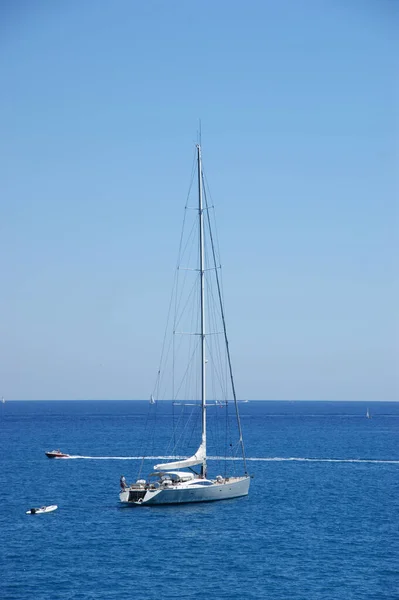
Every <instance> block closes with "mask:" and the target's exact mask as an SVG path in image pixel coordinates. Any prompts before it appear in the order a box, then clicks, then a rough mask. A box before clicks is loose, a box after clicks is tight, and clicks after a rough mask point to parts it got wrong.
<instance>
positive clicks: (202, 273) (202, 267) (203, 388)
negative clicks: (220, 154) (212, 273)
mask: <svg viewBox="0 0 399 600" xmlns="http://www.w3.org/2000/svg"><path fill="white" fill-rule="evenodd" d="M197 158H198V217H199V245H200V247H199V251H200V265H199V266H200V298H201V406H202V447H203V449H204V453H205V456H206V386H205V383H206V382H205V364H206V356H205V264H204V209H203V205H202V161H201V146H200V145H199V144H197ZM201 474H202V475H205V474H206V473H205V465H204V464H203V465H202V468H201Z"/></svg>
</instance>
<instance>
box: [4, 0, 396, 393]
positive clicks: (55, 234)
mask: <svg viewBox="0 0 399 600" xmlns="http://www.w3.org/2000/svg"><path fill="white" fill-rule="evenodd" d="M397 27H398V5H397V3H396V2H393V1H391V0H380V1H378V2H377V1H372V0H348V1H340V0H337V1H334V2H333V1H329V0H323V1H319V0H304V1H302V2H299V1H297V0H283V1H282V2H272V1H271V0H264V1H259V2H257V1H249V2H247V3H242V2H236V1H234V0H233V1H229V2H227V1H225V0H220V1H218V2H211V1H210V0H209V1H208V0H205V1H204V2H202V3H200V4H198V3H195V2H188V1H187V2H185V1H183V0H180V1H176V2H161V1H151V0H149V1H147V2H136V1H133V0H131V1H126V0H118V1H116V2H106V1H105V0H87V1H85V2H78V1H71V2H51V1H50V0H42V1H40V0H38V1H37V2H30V1H27V0H26V1H23V0H16V1H13V2H11V0H9V1H6V0H5V1H4V2H2V3H1V6H0V40H1V41H0V47H1V53H0V76H1V81H2V93H1V94H0V128H1V136H0V151H1V157H2V158H1V162H0V165H1V166H0V169H1V171H2V174H1V181H2V183H1V197H0V239H1V253H0V278H1V279H0V287H1V293H0V396H1V395H4V396H5V397H6V398H9V399H80V398H81V399H84V398H98V399H101V398H104V399H105V398H120V399H130V398H133V399H141V398H148V397H149V394H150V393H151V391H152V385H153V382H154V377H155V374H156V369H157V367H158V358H159V354H160V348H161V343H162V336H163V329H164V324H165V319H166V313H167V306H168V300H169V295H170V290H171V285H172V278H173V272H174V265H175V259H176V254H177V245H178V236H179V233H180V226H181V218H182V209H183V206H184V203H185V198H186V194H187V189H188V185H189V180H190V173H191V165H192V158H193V144H194V142H195V140H196V132H197V127H198V119H199V118H201V120H202V138H203V154H204V164H205V169H206V173H207V179H208V182H209V184H210V189H211V192H212V198H213V200H214V202H215V205H216V211H217V212H216V214H217V220H218V233H219V238H220V244H221V252H222V259H223V268H224V286H225V296H226V302H227V305H226V314H227V322H228V326H229V332H230V345H231V351H232V358H233V364H234V366H235V372H236V385H237V389H238V395H239V397H241V398H249V399H310V400H317V399H320V400H328V399H331V400H334V399H336V400H397V399H398V391H399V382H398V374H397V364H398V353H399V350H398V310H397V306H398V305H399V304H398V300H399V293H398V258H397V257H398V250H399V248H398V246H399V244H398V225H399V222H398V212H397V211H398V205H397V192H398V185H397V184H398V180H397V174H396V172H395V170H397V159H398V154H397V150H398V109H397V106H398V93H397V92H398V86H397V84H398V82H397V77H398V59H397V56H399V48H398V45H399V44H398V42H397V39H396V40H395V37H396V38H397V35H396V32H397Z"/></svg>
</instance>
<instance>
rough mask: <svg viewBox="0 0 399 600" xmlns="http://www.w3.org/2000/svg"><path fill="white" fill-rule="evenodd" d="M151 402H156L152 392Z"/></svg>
mask: <svg viewBox="0 0 399 600" xmlns="http://www.w3.org/2000/svg"><path fill="white" fill-rule="evenodd" d="M150 404H155V398H154V396H153V395H152V394H151V397H150Z"/></svg>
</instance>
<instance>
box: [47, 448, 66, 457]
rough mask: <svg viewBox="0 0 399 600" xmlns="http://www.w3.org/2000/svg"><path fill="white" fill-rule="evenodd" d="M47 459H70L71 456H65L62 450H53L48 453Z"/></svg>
mask: <svg viewBox="0 0 399 600" xmlns="http://www.w3.org/2000/svg"><path fill="white" fill-rule="evenodd" d="M46 456H47V458H69V454H64V453H63V452H61V450H51V452H46Z"/></svg>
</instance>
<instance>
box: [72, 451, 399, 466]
mask: <svg viewBox="0 0 399 600" xmlns="http://www.w3.org/2000/svg"><path fill="white" fill-rule="evenodd" d="M183 458H185V457H184V456H146V457H145V459H146V460H171V459H174V460H176V459H178V460H180V459H183ZM69 459H85V460H142V459H143V457H142V456H81V455H79V454H77V455H74V456H73V455H71V456H68V457H66V458H63V460H69ZM224 459H225V457H224V456H208V460H224ZM227 460H237V461H240V460H242V459H241V458H228V459H227ZM247 461H253V462H317V463H325V462H326V463H371V464H390V465H399V460H383V459H374V458H305V457H295V456H293V457H288V458H285V457H280V456H266V457H249V458H247Z"/></svg>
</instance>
